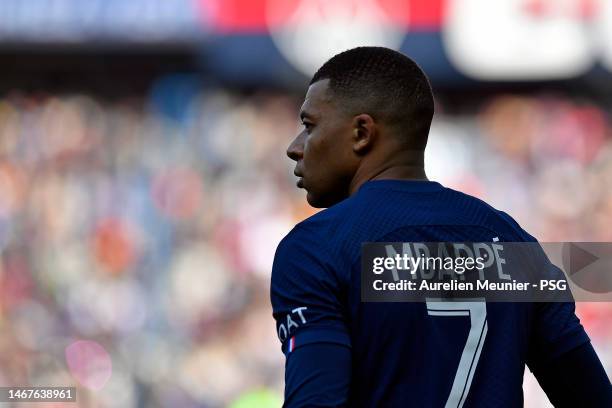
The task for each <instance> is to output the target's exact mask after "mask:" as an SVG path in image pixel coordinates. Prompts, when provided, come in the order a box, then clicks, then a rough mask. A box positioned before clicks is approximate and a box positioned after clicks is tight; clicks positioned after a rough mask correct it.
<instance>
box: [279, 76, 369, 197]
mask: <svg viewBox="0 0 612 408" xmlns="http://www.w3.org/2000/svg"><path fill="white" fill-rule="evenodd" d="M328 84H329V80H327V79H325V80H321V81H317V82H315V83H314V84H312V85H311V86H310V87H309V88H308V91H307V92H306V97H305V99H304V103H303V104H302V107H301V111H300V118H301V120H302V125H303V127H304V129H303V130H302V131H301V132H300V133H299V134H298V135H297V136H296V137H295V139H294V140H293V141H292V142H291V144H290V145H289V148H288V149H287V155H288V156H289V157H290V158H291V159H292V160H295V161H296V166H295V172H294V173H295V175H296V176H298V177H300V179H299V180H298V187H301V188H304V189H305V190H306V191H307V196H306V199H307V201H308V203H309V204H310V205H312V206H313V207H316V208H325V207H330V206H332V205H334V204H336V203H337V202H339V201H341V200H343V199H345V198H347V197H348V195H349V188H350V184H351V180H352V179H353V177H354V175H355V172H356V171H357V167H358V165H359V157H358V156H357V155H356V154H355V153H354V151H353V130H354V129H353V124H352V120H351V119H352V118H351V117H350V116H349V115H348V114H347V113H345V112H342V111H341V110H340V109H338V107H337V106H335V104H334V101H333V98H331V97H330V94H329V93H328Z"/></svg>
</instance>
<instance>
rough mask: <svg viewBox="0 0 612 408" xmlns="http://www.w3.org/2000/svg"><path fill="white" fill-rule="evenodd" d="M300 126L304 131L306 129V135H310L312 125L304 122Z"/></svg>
mask: <svg viewBox="0 0 612 408" xmlns="http://www.w3.org/2000/svg"><path fill="white" fill-rule="evenodd" d="M302 126H304V129H306V132H307V133H310V132H311V131H312V128H313V127H314V124H312V123H310V122H306V121H304V120H303V121H302Z"/></svg>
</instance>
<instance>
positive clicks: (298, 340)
mask: <svg viewBox="0 0 612 408" xmlns="http://www.w3.org/2000/svg"><path fill="white" fill-rule="evenodd" d="M433 113H434V102H433V96H432V90H431V87H430V85H429V82H428V80H427V78H426V76H425V74H424V73H423V72H422V71H421V69H420V68H419V67H418V66H417V65H416V64H415V63H414V62H413V61H412V60H411V59H409V58H408V57H406V56H405V55H403V54H401V53H398V52H395V51H393V50H389V49H386V48H380V47H359V48H355V49H352V50H349V51H345V52H343V53H340V54H338V55H336V56H334V57H333V58H331V59H330V60H329V61H327V62H326V63H325V64H324V65H323V66H322V67H321V68H320V69H319V70H318V71H317V72H316V73H315V75H314V77H313V78H312V80H311V82H310V87H309V88H308V91H307V93H306V97H305V100H304V103H303V105H302V107H301V112H300V117H301V120H302V124H303V127H304V129H303V131H301V132H300V133H299V134H298V135H297V137H296V138H295V140H293V142H292V143H291V145H290V146H289V148H288V150H287V154H288V156H289V157H290V158H291V159H293V160H295V162H296V167H295V175H296V176H297V177H299V180H298V182H297V185H298V187H301V188H304V189H305V190H306V192H307V200H308V202H309V203H310V204H311V205H312V206H314V207H318V208H324V207H326V208H327V209H325V210H323V211H321V212H319V213H317V214H315V215H314V216H312V217H310V218H308V219H306V220H305V221H303V222H301V223H299V224H298V225H296V226H295V228H294V229H293V230H292V231H291V232H290V233H289V234H288V235H287V236H286V237H285V238H284V239H283V240H282V241H281V243H280V244H279V246H278V249H277V251H276V256H275V259H274V266H273V270H272V282H271V300H272V306H273V314H274V318H275V319H276V327H277V332H278V336H279V338H280V340H281V342H282V350H283V353H284V354H285V356H286V368H285V405H284V406H285V407H341V406H350V407H496V408H499V407H522V406H523V392H522V383H523V373H524V369H525V365H527V366H528V367H529V369H530V370H531V371H532V372H533V373H534V374H535V376H536V378H537V379H538V381H539V383H540V384H541V386H542V387H543V389H544V391H545V392H546V393H547V395H548V397H549V399H550V400H551V401H552V402H553V404H555V405H556V406H568V407H612V394H611V386H610V381H609V379H608V377H607V375H606V372H605V370H604V369H603V367H602V365H601V363H600V361H599V359H598V357H597V355H596V354H595V352H594V350H593V348H592V346H591V344H590V341H589V338H588V336H587V334H586V333H585V331H584V329H583V327H582V325H581V324H580V322H579V320H578V318H577V317H576V315H575V312H574V304H573V303H501V302H500V303H493V302H490V303H487V304H483V303H480V305H481V306H482V309H481V310H480V311H479V313H480V316H481V317H482V318H483V319H485V322H486V324H485V325H483V326H482V327H472V325H471V323H470V317H469V316H468V315H467V313H466V314H465V316H463V314H460V313H459V314H452V313H450V314H447V315H446V316H444V315H443V313H442V316H441V315H440V313H432V310H431V307H430V306H428V304H426V303H414V302H413V303H408V302H405V303H368V302H362V301H361V299H360V285H361V283H360V281H361V278H360V273H361V270H360V255H361V243H363V242H491V241H493V240H500V241H502V242H503V241H506V242H523V241H529V242H533V241H535V239H534V238H533V237H531V236H530V235H529V234H527V233H526V232H525V231H523V230H522V229H521V227H520V226H519V225H518V224H517V223H516V222H515V221H514V220H513V219H512V218H511V217H510V216H508V215H507V214H505V213H503V212H501V211H498V210H496V209H494V208H492V207H491V206H489V205H487V204H486V203H484V202H482V201H480V200H478V199H476V198H474V197H471V196H468V195H466V194H463V193H460V192H458V191H454V190H451V189H449V188H445V187H443V186H442V185H440V184H439V183H436V182H433V181H429V180H428V179H427V177H426V175H425V171H424V162H423V156H424V149H425V145H426V144H427V137H428V133H429V128H430V124H431V120H432V117H433ZM475 329H476V330H478V332H477V336H478V337H477V338H478V343H477V344H476V346H475V347H474V346H472V347H466V338H467V336H468V335H469V334H470V333H471V331H473V330H475ZM465 361H467V362H468V364H466V363H465Z"/></svg>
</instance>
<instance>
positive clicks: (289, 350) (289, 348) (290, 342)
mask: <svg viewBox="0 0 612 408" xmlns="http://www.w3.org/2000/svg"><path fill="white" fill-rule="evenodd" d="M293 349H295V336H293V337H291V338H290V339H289V346H288V347H287V352H288V353H291V352H292V351H293Z"/></svg>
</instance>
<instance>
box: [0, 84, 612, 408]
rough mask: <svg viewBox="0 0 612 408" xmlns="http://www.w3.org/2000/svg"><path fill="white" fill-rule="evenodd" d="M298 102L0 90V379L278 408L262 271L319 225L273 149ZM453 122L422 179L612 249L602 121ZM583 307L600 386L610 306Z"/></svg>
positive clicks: (484, 107)
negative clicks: (300, 229)
mask: <svg viewBox="0 0 612 408" xmlns="http://www.w3.org/2000/svg"><path fill="white" fill-rule="evenodd" d="M300 103H301V95H290V94H284V93H282V92H274V91H258V92H249V93H244V92H237V91H229V90H227V89H224V88H221V87H205V88H196V87H193V86H190V82H189V79H188V78H187V79H185V78H180V77H177V78H166V79H163V80H161V81H159V82H158V83H156V84H155V85H154V86H153V87H152V88H151V91H150V93H149V94H148V95H135V96H132V97H129V96H124V97H121V98H114V99H109V98H105V97H101V96H96V95H89V94H59V93H57V94H45V93H28V94H24V93H20V92H18V91H15V92H9V93H7V94H4V95H3V96H2V97H1V98H0V251H1V254H2V258H1V259H2V262H1V263H0V332H1V333H2V335H0V383H1V384H2V385H55V386H60V385H76V386H77V387H78V403H77V406H81V407H129V406H139V407H225V406H230V407H243V408H246V407H268V406H270V407H273V406H279V404H280V401H281V399H280V398H281V395H282V387H283V364H284V357H283V355H282V353H281V351H280V342H279V341H278V339H277V338H276V334H275V325H274V322H273V320H272V316H271V309H270V305H269V298H268V287H269V277H270V269H271V262H272V258H273V254H274V250H275V248H276V244H277V243H278V241H279V240H280V239H281V238H282V237H283V235H284V234H286V233H287V232H288V231H289V230H290V229H291V228H292V226H293V225H294V224H295V223H297V222H299V221H300V220H302V219H304V218H306V217H308V216H309V215H311V214H313V213H314V210H313V209H311V208H310V207H309V206H308V205H307V204H306V202H305V199H304V192H303V191H301V190H298V189H297V188H296V187H295V177H294V176H293V165H292V163H291V161H290V160H289V159H288V158H286V156H285V153H284V152H285V149H286V147H287V145H288V143H289V142H290V141H291V139H292V137H293V136H294V135H295V133H296V132H297V131H298V129H299V123H298V119H297V111H298V108H299V105H300ZM446 108H447V106H445V105H444V103H443V102H441V103H440V104H439V106H438V114H437V116H436V119H435V124H434V126H433V129H432V132H431V136H430V145H429V147H428V151H427V160H426V161H427V165H426V167H427V171H428V175H429V177H430V179H435V180H438V181H440V182H442V183H443V184H445V185H447V186H449V187H453V188H457V189H459V190H462V191H465V192H468V193H470V194H473V195H476V196H478V197H481V198H483V199H485V200H487V201H488V202H490V203H491V204H492V205H494V206H495V207H497V208H499V209H502V210H504V211H507V212H509V213H510V214H512V215H513V216H514V217H515V219H517V221H518V222H519V223H520V224H521V225H522V226H523V227H524V228H525V229H527V230H528V231H529V232H530V233H531V234H532V235H534V236H536V237H537V238H538V239H540V240H541V241H606V240H607V241H612V188H610V187H611V186H612V122H611V121H610V118H609V117H608V116H607V114H606V112H605V111H604V110H602V108H600V107H598V106H597V105H595V104H593V103H592V102H589V101H587V100H575V99H570V98H569V97H565V96H558V95H557V96H554V95H529V96H520V95H498V96H495V97H491V98H489V99H488V100H486V101H483V102H482V104H480V105H479V107H478V108H475V109H474V111H473V112H469V113H460V114H458V113H446V112H447V111H452V110H451V109H448V110H447V109H446ZM577 308H578V313H579V316H580V317H581V319H582V321H583V324H584V325H585V326H586V327H587V329H588V330H589V334H590V335H591V337H592V340H593V343H594V345H595V347H596V349H597V351H598V352H599V353H600V355H601V356H602V358H603V359H604V363H605V364H606V367H607V370H608V372H609V373H610V372H612V326H610V325H609V324H607V322H609V321H610V319H611V318H612V305H610V304H607V303H588V304H587V303H581V304H578V306H577ZM534 390H535V387H534V386H533V384H531V383H529V384H527V385H526V399H529V398H530V395H532V394H533V395H535V394H534V393H536V392H537V391H534ZM534 398H536V397H534ZM537 398H540V397H537ZM538 401H539V400H538ZM531 404H532V405H529V404H527V406H537V405H534V403H533V402H532V403H531ZM20 406H22V405H20ZM24 406H25V405H24ZM36 406H43V405H40V404H39V405H36ZM53 406H61V405H57V404H56V405H53ZM65 406H71V407H73V406H75V404H66V405H65Z"/></svg>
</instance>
